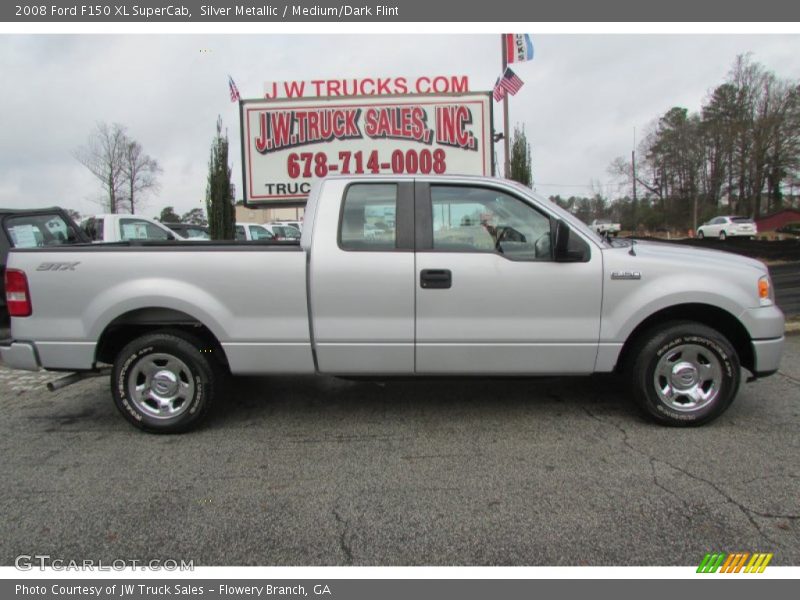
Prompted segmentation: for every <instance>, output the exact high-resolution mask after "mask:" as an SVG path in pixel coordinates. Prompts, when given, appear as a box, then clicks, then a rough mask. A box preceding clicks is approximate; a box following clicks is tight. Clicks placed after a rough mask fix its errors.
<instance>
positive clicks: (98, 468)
mask: <svg viewBox="0 0 800 600" xmlns="http://www.w3.org/2000/svg"><path fill="white" fill-rule="evenodd" d="M55 377H57V375H56V374H52V373H38V374H37V373H32V374H20V373H19V372H12V371H9V370H8V369H5V368H4V367H0V398H2V404H3V407H2V411H1V412H0V455H1V456H2V461H0V478H1V480H2V482H3V485H2V486H0V514H2V515H3V518H2V519H0V564H3V565H9V564H13V561H14V559H15V557H16V556H18V555H20V554H30V555H33V554H49V555H51V557H54V558H61V559H63V560H83V559H94V560H100V559H102V560H104V561H112V560H116V559H127V560H132V559H137V560H150V559H183V560H193V561H194V562H195V564H196V565H211V564H219V565H350V564H357V565H693V564H694V565H696V564H698V563H699V562H700V560H701V559H702V557H703V555H704V554H705V553H706V552H709V551H724V552H725V551H726V552H734V551H749V552H753V551H761V552H773V553H774V554H775V556H774V559H773V563H772V564H777V565H790V564H791V565H797V564H800V500H798V499H799V498H800V493H799V492H800V336H792V337H789V338H787V348H786V353H785V356H784V360H783V366H782V368H781V370H780V372H779V373H778V374H776V375H774V376H772V377H770V378H767V379H764V380H759V381H757V382H755V383H750V384H744V385H743V388H742V390H741V392H740V395H739V397H738V399H737V400H736V402H735V403H734V404H733V406H732V407H731V408H730V410H728V412H727V413H726V414H725V415H723V416H722V417H721V418H720V419H719V420H717V421H716V422H714V423H712V424H710V425H708V426H705V427H701V428H695V429H672V428H664V427H660V426H657V425H653V424H651V423H650V422H648V421H645V420H643V419H642V418H641V417H640V416H639V414H638V413H637V412H636V410H635V409H634V408H633V407H632V406H631V405H630V404H629V402H628V401H627V400H626V399H625V398H624V397H623V395H622V394H621V392H620V391H619V382H618V381H617V380H616V379H615V378H613V377H608V376H604V377H599V376H595V377H589V378H546V379H515V380H490V379H477V380H469V379H462V380H438V381H430V380H428V381H422V380H420V381H394V382H389V383H386V384H376V383H370V382H352V381H343V380H338V379H334V378H328V377H300V378H297V377H275V378H248V379H239V380H237V381H236V382H235V384H234V386H233V391H232V394H231V396H232V398H231V399H230V400H229V401H228V402H226V403H225V404H224V405H223V406H221V407H220V409H219V410H218V411H217V413H216V414H215V415H213V416H212V419H211V421H210V422H209V424H208V425H207V426H205V427H204V428H202V429H201V430H199V431H195V432H193V433H189V434H185V435H179V436H158V435H148V434H144V433H141V432H139V431H137V430H135V429H133V428H132V427H131V426H130V425H128V424H127V423H126V422H125V421H124V420H123V419H122V417H121V416H120V415H119V414H117V410H116V408H115V407H114V406H113V404H112V401H111V398H110V395H109V391H108V380H107V379H105V378H103V379H93V380H87V381H83V382H80V383H78V384H76V385H73V386H71V387H68V388H65V389H63V390H61V391H59V392H57V393H50V392H47V391H46V390H45V387H44V386H45V383H46V381H48V380H50V379H53V378H55Z"/></svg>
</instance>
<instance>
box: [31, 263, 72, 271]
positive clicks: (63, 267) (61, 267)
mask: <svg viewBox="0 0 800 600" xmlns="http://www.w3.org/2000/svg"><path fill="white" fill-rule="evenodd" d="M79 264H81V263H80V261H78V262H44V263H42V264H40V265H39V266H38V267H36V270H37V271H74V270H75V267H77V266H78V265H79Z"/></svg>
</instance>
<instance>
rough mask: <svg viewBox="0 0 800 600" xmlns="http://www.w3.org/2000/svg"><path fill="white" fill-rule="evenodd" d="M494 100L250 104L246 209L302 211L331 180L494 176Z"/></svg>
mask: <svg viewBox="0 0 800 600" xmlns="http://www.w3.org/2000/svg"><path fill="white" fill-rule="evenodd" d="M491 109H492V105H491V95H490V93H489V92H483V93H466V94H456V95H450V94H448V95H442V94H439V95H432V94H431V95H403V96H397V95H394V96H381V95H375V96H358V97H337V98H333V97H322V98H315V97H310V98H292V99H282V100H244V101H242V102H241V103H240V110H241V125H242V146H243V147H242V163H243V167H244V200H245V203H246V204H276V203H278V204H298V203H302V202H304V201H305V199H306V198H307V197H308V194H309V191H310V188H311V182H312V181H313V180H314V179H316V178H320V177H325V176H328V175H363V174H372V175H386V174H409V175H434V174H435V175H442V174H459V175H461V174H469V175H491V174H492V144H491V139H492V115H491Z"/></svg>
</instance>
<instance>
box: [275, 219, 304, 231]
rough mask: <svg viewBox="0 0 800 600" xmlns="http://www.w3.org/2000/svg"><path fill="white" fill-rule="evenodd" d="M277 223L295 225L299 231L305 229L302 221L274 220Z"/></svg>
mask: <svg viewBox="0 0 800 600" xmlns="http://www.w3.org/2000/svg"><path fill="white" fill-rule="evenodd" d="M273 224H275V225H288V226H289V227H294V228H295V229H297V231H300V232H302V231H303V222H302V221H273Z"/></svg>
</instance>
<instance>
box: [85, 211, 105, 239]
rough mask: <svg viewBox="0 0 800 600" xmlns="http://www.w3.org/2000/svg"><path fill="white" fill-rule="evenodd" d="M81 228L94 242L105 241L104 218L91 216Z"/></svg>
mask: <svg viewBox="0 0 800 600" xmlns="http://www.w3.org/2000/svg"><path fill="white" fill-rule="evenodd" d="M81 229H83V232H84V233H85V234H86V235H87V236H88V237H89V239H90V240H92V241H93V242H102V241H103V219H96V218H95V217H89V218H88V219H86V220H85V221H84V222H83V223H81Z"/></svg>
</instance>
